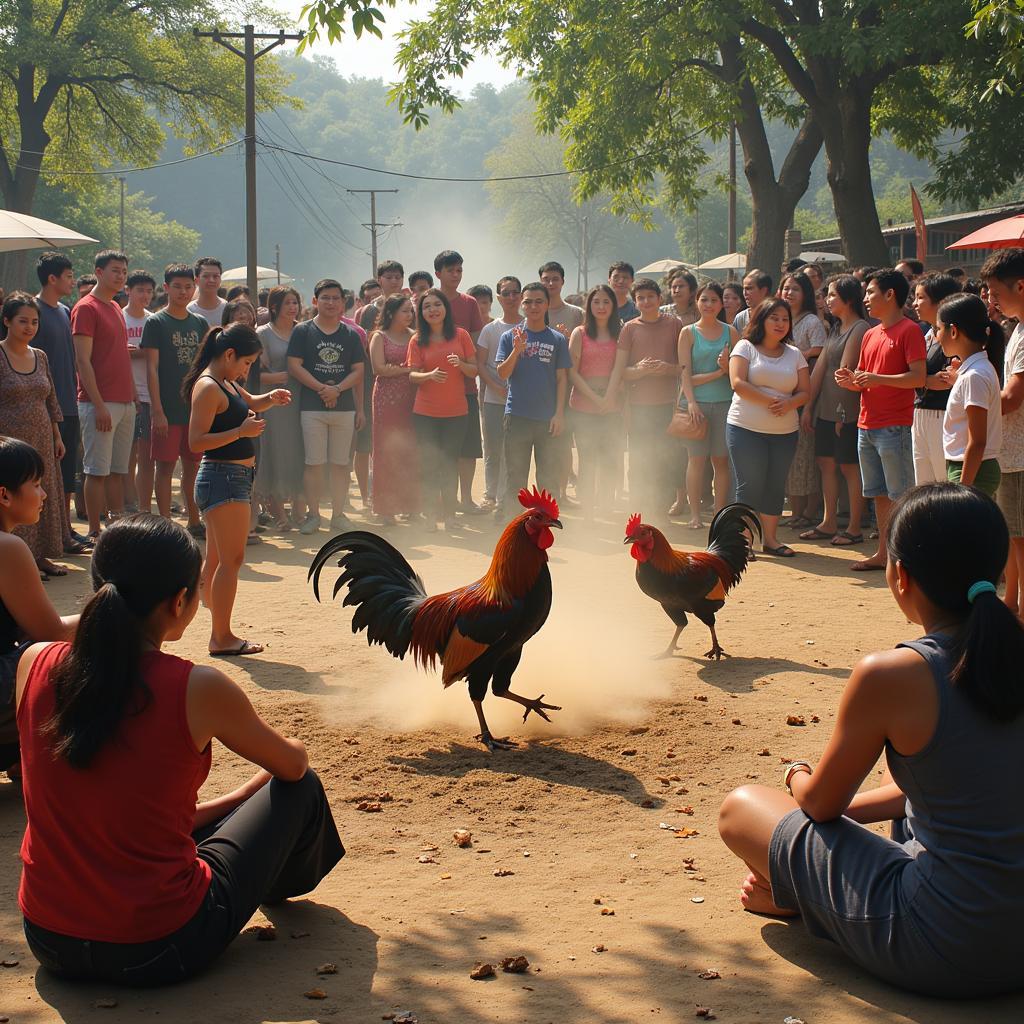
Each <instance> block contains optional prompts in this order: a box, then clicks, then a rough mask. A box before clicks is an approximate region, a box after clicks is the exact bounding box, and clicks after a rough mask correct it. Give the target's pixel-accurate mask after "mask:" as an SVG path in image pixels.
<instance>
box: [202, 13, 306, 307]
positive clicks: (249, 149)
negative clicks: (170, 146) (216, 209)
mask: <svg viewBox="0 0 1024 1024" xmlns="http://www.w3.org/2000/svg"><path fill="white" fill-rule="evenodd" d="M193 35H194V36H195V37H196V39H212V40H213V41H214V42H215V43H218V44H219V45H220V46H223V47H224V49H225V50H230V51H231V52H232V53H233V54H235V55H236V56H238V57H241V58H242V60H244V61H245V266H246V275H245V276H246V284H247V285H248V286H249V294H250V295H257V294H258V286H259V282H258V281H257V280H256V250H257V231H256V61H258V60H259V59H260V57H262V56H263V55H264V54H265V53H269V52H270V51H271V50H273V49H274V47H276V46H280V45H281V44H282V43H285V42H289V41H291V42H301V41H302V39H304V38H305V35H306V33H305V32H285V31H284V29H281V30H280V31H279V32H257V31H256V30H255V29H254V28H253V26H252V25H244V26H243V31H241V32H221V31H220V30H219V29H214V31H213V32H200V31H199V29H193ZM229 39H242V40H244V44H243V45H244V49H241V50H240V49H238V47H237V46H233V45H232V44H231V43H229V42H228V40H229ZM257 39H259V40H261V41H262V40H264V39H267V40H270V41H269V42H268V43H267V45H266V46H264V47H263V48H262V49H260V50H257V49H256V40H257Z"/></svg>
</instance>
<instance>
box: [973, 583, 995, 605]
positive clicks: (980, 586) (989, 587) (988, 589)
mask: <svg viewBox="0 0 1024 1024" xmlns="http://www.w3.org/2000/svg"><path fill="white" fill-rule="evenodd" d="M994 593H996V585H995V584H994V583H989V581H988V580H978V582H977V583H972V584H971V586H970V589H969V590H968V591H967V603H968V604H974V599H975V598H976V597H977V596H978V595H979V594H994Z"/></svg>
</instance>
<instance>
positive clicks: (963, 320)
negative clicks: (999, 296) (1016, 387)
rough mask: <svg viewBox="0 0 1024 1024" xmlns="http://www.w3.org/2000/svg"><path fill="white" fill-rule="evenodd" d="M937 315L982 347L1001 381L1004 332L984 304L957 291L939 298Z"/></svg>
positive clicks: (969, 295) (1004, 341)
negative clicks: (940, 302) (946, 296)
mask: <svg viewBox="0 0 1024 1024" xmlns="http://www.w3.org/2000/svg"><path fill="white" fill-rule="evenodd" d="M937 315H938V318H939V319H940V320H941V321H942V322H943V323H944V324H945V325H946V326H947V327H955V328H956V329H957V330H958V331H960V332H961V333H962V334H963V335H964V336H965V337H967V338H968V339H969V340H970V341H971V342H973V343H974V344H975V345H981V346H982V348H984V349H985V354H986V355H987V356H988V358H989V362H990V363H991V364H992V366H993V367H994V368H995V371H996V374H997V375H998V376H999V383H1000V385H1001V384H1002V383H1003V354H1004V352H1005V351H1006V335H1005V333H1004V332H1003V329H1002V327H1000V325H999V324H997V323H996V322H995V321H994V320H992V319H991V318H990V317H989V315H988V306H986V305H985V303H984V302H982V301H981V299H980V298H979V297H978V296H977V295H971V294H969V293H968V292H958V293H957V294H956V295H951V296H950V297H949V298H948V299H946V300H944V301H943V302H942V304H941V305H940V306H939V311H938V314H937Z"/></svg>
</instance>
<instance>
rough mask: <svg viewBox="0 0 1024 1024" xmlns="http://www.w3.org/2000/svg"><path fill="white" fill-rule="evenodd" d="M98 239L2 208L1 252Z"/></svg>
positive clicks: (61, 246)
mask: <svg viewBox="0 0 1024 1024" xmlns="http://www.w3.org/2000/svg"><path fill="white" fill-rule="evenodd" d="M95 241H97V239H95V238H90V237H89V236H88V235H80V234H79V233H78V232H77V231H72V230H71V228H65V227H62V226H61V225H60V224H54V223H52V222H51V221H48V220H41V219H40V218H39V217H30V216H29V215H28V214H27V213H15V212H14V211H13V210H0V252H22V251H23V250H25V249H63V248H65V247H67V246H72V245H82V244H84V243H86V242H95Z"/></svg>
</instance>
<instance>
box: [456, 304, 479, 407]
mask: <svg viewBox="0 0 1024 1024" xmlns="http://www.w3.org/2000/svg"><path fill="white" fill-rule="evenodd" d="M448 302H449V304H450V305H451V307H452V319H453V320H454V321H455V326H456V327H461V328H462V329H463V330H464V331H466V332H467V333H468V334H470V335H473V334H479V333H480V332H481V331H482V330H483V329H484V318H483V317H482V316H481V315H480V307H479V306H478V305H477V301H476V299H474V298H473V296H472V295H466V293H465V292H456V293H455V298H454V299H449V300H448ZM470 340H472V339H470ZM473 358H474V359H475V358H476V357H475V356H474V357H473ZM465 380H466V394H467V395H475V394H476V393H477V381H476V377H466V378H465Z"/></svg>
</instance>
